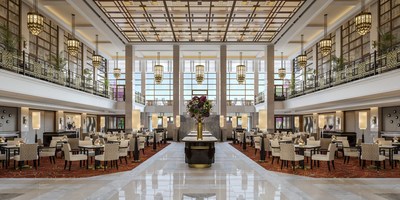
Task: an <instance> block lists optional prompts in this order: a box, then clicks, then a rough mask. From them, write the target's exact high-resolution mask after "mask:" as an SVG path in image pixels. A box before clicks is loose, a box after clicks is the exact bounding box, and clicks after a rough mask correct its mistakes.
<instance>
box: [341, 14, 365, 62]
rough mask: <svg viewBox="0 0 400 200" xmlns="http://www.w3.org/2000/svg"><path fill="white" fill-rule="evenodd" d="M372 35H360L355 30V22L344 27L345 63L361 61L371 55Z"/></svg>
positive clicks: (349, 22) (352, 21) (343, 50)
mask: <svg viewBox="0 0 400 200" xmlns="http://www.w3.org/2000/svg"><path fill="white" fill-rule="evenodd" d="M369 35H370V33H367V34H365V35H364V36H362V35H360V34H359V33H358V32H357V31H356V28H355V24H354V20H350V21H348V22H346V23H345V24H344V25H343V26H342V56H343V59H344V61H345V62H352V61H355V60H358V59H361V58H362V57H364V56H365V55H368V54H369V53H370V43H369V40H370V39H369Z"/></svg>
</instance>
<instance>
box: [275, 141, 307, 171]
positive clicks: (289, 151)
mask: <svg viewBox="0 0 400 200" xmlns="http://www.w3.org/2000/svg"><path fill="white" fill-rule="evenodd" d="M280 149H281V152H280V155H281V156H280V159H281V169H282V167H283V165H284V164H285V165H286V167H288V165H289V164H288V161H290V162H291V163H292V168H293V170H295V169H296V167H295V162H296V161H297V162H300V161H304V156H302V155H297V154H296V152H295V148H294V144H285V143H282V144H280ZM303 168H304V162H303Z"/></svg>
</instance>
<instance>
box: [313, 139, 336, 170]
mask: <svg viewBox="0 0 400 200" xmlns="http://www.w3.org/2000/svg"><path fill="white" fill-rule="evenodd" d="M335 152H336V145H335V144H333V143H330V144H329V147H328V152H327V154H315V155H313V156H312V160H314V161H318V167H319V161H326V163H327V165H328V170H329V171H331V165H330V163H332V167H333V169H335Z"/></svg>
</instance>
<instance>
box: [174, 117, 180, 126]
mask: <svg viewBox="0 0 400 200" xmlns="http://www.w3.org/2000/svg"><path fill="white" fill-rule="evenodd" d="M175 126H176V127H177V128H179V127H181V116H180V115H177V116H176V117H175Z"/></svg>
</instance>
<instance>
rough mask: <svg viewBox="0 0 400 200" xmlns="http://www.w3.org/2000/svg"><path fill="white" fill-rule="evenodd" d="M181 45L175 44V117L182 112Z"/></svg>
mask: <svg viewBox="0 0 400 200" xmlns="http://www.w3.org/2000/svg"><path fill="white" fill-rule="evenodd" d="M179 58H180V47H179V45H174V46H173V81H172V84H173V98H172V100H173V103H172V112H173V115H174V118H175V117H176V116H177V115H179V114H180V112H179V110H180V109H179V108H180V104H181V99H180V96H181V95H180V84H179V82H180V77H179V75H180V73H181V71H180V62H179ZM175 128H176V127H175Z"/></svg>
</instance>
